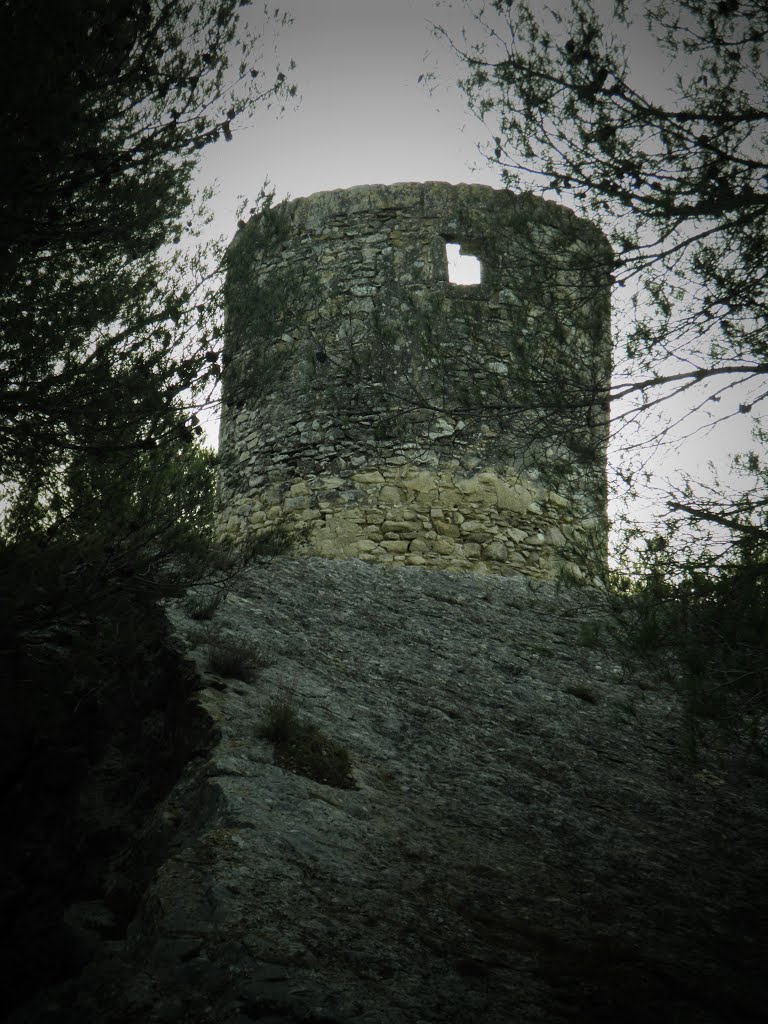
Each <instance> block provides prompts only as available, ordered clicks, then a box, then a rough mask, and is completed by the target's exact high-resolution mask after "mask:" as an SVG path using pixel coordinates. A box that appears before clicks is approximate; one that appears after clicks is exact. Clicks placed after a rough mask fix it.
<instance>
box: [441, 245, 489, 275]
mask: <svg viewBox="0 0 768 1024" xmlns="http://www.w3.org/2000/svg"><path fill="white" fill-rule="evenodd" d="M445 255H446V256H447V258H448V280H449V281H450V282H451V284H463V285H477V284H480V280H481V278H482V271H483V268H482V266H481V264H480V260H479V259H478V258H477V256H470V255H469V253H462V251H461V246H460V245H458V244H457V243H454V242H446V243H445Z"/></svg>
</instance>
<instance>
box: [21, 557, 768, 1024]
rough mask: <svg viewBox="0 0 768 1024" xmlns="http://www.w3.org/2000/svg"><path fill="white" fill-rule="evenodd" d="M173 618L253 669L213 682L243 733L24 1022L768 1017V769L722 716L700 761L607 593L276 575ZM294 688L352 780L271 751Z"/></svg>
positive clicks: (302, 710) (208, 770) (214, 754)
mask: <svg viewBox="0 0 768 1024" xmlns="http://www.w3.org/2000/svg"><path fill="white" fill-rule="evenodd" d="M169 614H170V616H171V620H172V622H173V624H174V628H175V629H176V631H177V642H178V644H179V645H180V647H181V648H182V649H188V650H190V652H191V656H192V657H194V658H195V659H196V660H197V662H198V664H199V666H200V669H201V671H202V670H203V666H204V665H205V645H206V644H207V643H210V642H211V640H212V638H216V639H217V640H218V641H221V640H223V639H226V638H228V637H230V638H232V640H233V642H236V643H237V644H240V645H241V647H242V649H243V652H244V658H245V660H246V661H247V660H248V659H250V661H251V667H250V673H249V674H247V675H248V682H243V681H241V680H237V679H234V678H220V677H218V676H212V675H205V674H204V679H205V681H206V682H207V684H208V685H207V688H206V689H204V690H203V691H202V692H201V698H200V701H201V705H202V707H203V709H204V710H205V712H206V713H207V714H208V716H209V717H210V719H211V721H212V723H213V724H214V726H215V729H216V731H217V732H218V740H217V742H216V743H215V745H214V746H213V748H212V749H210V750H209V751H208V752H207V753H204V752H202V751H201V756H200V757H199V758H198V759H196V760H193V761H191V762H190V764H189V768H188V771H187V772H186V774H185V776H184V777H183V779H182V781H181V783H180V784H179V785H178V786H177V787H176V789H175V790H174V791H173V793H172V794H171V796H170V797H169V798H168V800H167V801H166V803H165V804H164V805H163V807H162V810H161V813H160V814H159V815H158V816H157V819H156V820H155V821H153V822H151V823H149V824H148V829H147V837H146V841H147V842H150V843H151V842H152V841H153V840H152V836H153V831H154V830H157V829H158V828H163V829H165V832H166V833H167V832H168V827H169V826H168V822H173V823H175V824H174V827H173V829H172V831H171V834H170V836H169V838H168V840H167V842H168V856H167V859H166V861H165V863H164V865H163V866H162V867H161V869H160V870H159V872H158V873H157V876H156V878H155V880H154V881H153V883H152V884H151V886H150V887H149V889H148V891H147V892H146V895H145V897H144V899H143V902H142V908H141V913H140V914H139V916H138V917H137V918H136V920H135V921H134V923H133V925H132V926H131V929H130V932H129V936H128V940H127V942H125V943H123V942H119V941H115V942H114V943H112V944H111V946H110V947H109V948H108V949H107V950H106V951H105V953H104V954H103V956H102V957H101V959H100V960H99V961H97V962H96V963H94V964H93V965H92V966H91V967H90V968H89V969H88V970H87V971H86V974H85V976H84V978H83V979H82V982H81V984H80V988H79V992H78V994H77V995H76V996H73V995H72V993H70V994H69V996H68V998H69V1001H70V1004H71V1005H70V1007H69V1008H68V1009H67V1010H66V1011H65V1010H63V1009H62V1010H61V1013H62V1014H65V1013H66V1014H68V1016H66V1017H65V1016H63V1015H62V1016H59V1017H52V1016H50V1015H49V1016H45V1014H44V1013H43V1011H42V1010H40V1012H39V1014H38V1015H37V1016H35V1015H34V1014H31V1015H27V1016H23V1015H22V1016H17V1017H15V1018H12V1022H13V1024H21V1022H22V1021H24V1022H33V1021H34V1022H35V1024H37V1022H38V1021H39V1022H41V1024H42V1021H43V1020H45V1021H49V1020H54V1019H55V1020H62V1021H63V1020H65V1019H66V1020H68V1021H77V1022H78V1024H80V1022H86V1021H93V1022H94V1024H95V1022H96V1021H99V1022H100V1024H102V1022H103V1024H128V1022H138V1021H141V1022H147V1024H152V1022H156V1021H161V1020H162V1021H169V1022H172V1024H175V1022H178V1024H181V1022H205V1024H234V1022H236V1021H247V1020H253V1019H258V1020H270V1021H273V1020H274V1021H280V1022H283V1024H289V1022H296V1021H300V1020H315V1021H325V1022H327V1024H328V1022H332V1021H335V1022H337V1024H437V1022H440V1024H443V1022H446V1024H447V1022H451V1024H453V1022H456V1024H458V1022H462V1024H463V1022H466V1021H482V1022H483V1024H512V1022H514V1024H540V1022H546V1024H562V1022H583V1021H589V1022H602V1024H620V1022H632V1024H658V1022H670V1024H671V1022H672V1021H678V1022H685V1024H732V1022H733V1021H738V1022H739V1024H757V1022H758V1021H762V1020H763V1019H764V1010H765V1001H766V997H768V975H766V972H765V963H764V953H765V945H764V943H765V935H766V932H765V925H766V920H767V915H768V871H767V870H766V850H768V801H767V799H766V798H767V797H768V779H767V778H766V772H765V770H764V764H765V762H760V761H759V760H758V759H756V755H753V754H752V753H750V750H749V748H747V747H746V746H744V744H743V743H742V742H741V741H739V740H738V739H736V738H733V739H730V740H728V741H727V742H726V741H725V740H724V739H723V740H718V739H717V734H716V733H710V732H709V731H708V730H707V729H704V730H703V733H702V734H701V735H700V737H699V750H698V760H697V761H692V760H691V757H690V753H689V749H688V748H689V739H690V730H689V725H688V723H687V721H686V716H685V712H684V708H683V706H682V704H681V701H680V698H679V697H678V695H677V693H676V691H675V689H674V687H673V686H672V685H671V683H670V681H669V678H668V677H661V676H658V675H654V674H653V673H651V672H650V671H648V670H647V669H644V668H643V667H642V666H641V664H640V662H639V660H638V656H637V655H635V654H632V653H631V647H630V643H629V638H628V636H627V634H626V632H625V631H624V627H622V625H621V622H620V621H618V620H617V619H616V617H615V615H614V613H613V612H612V611H611V608H610V607H609V606H608V603H607V602H606V601H605V600H604V599H602V598H601V597H600V596H599V595H598V594H595V593H594V592H591V591H589V590H585V589H577V590H566V589H561V590H558V589H557V588H556V587H555V586H554V585H553V584H551V583H547V582H536V581H529V580H526V579H524V578H522V577H501V576H493V575H486V576H480V575H477V574H476V573H430V572H425V571H423V570H420V569H407V568H406V569H400V570H399V571H397V572H394V571H388V570H386V569H385V568H383V567H381V566H379V565H366V564H365V563H363V562H361V561H359V560H355V559H353V560H333V561H322V560H320V559H314V558H307V559H299V560H288V559H276V560H273V561H272V562H271V563H269V564H264V565H263V566H261V567H257V568H255V569H254V570H253V571H252V572H251V573H250V575H249V576H248V577H247V578H246V579H244V580H243V581H242V582H241V583H240V584H239V585H238V586H237V587H236V588H235V589H234V590H233V591H232V592H231V593H230V594H229V596H228V597H227V599H226V600H225V601H224V602H223V604H222V605H221V606H220V607H219V609H218V610H217V611H216V613H215V616H214V619H213V620H212V622H210V623H200V622H194V621H192V620H190V619H189V618H187V617H186V615H185V613H184V611H183V605H177V606H174V607H172V608H171V609H170V611H169ZM287 695H288V696H289V698H290V700H292V702H293V705H294V707H295V708H296V710H297V712H298V714H299V715H300V716H301V717H302V718H304V719H305V720H306V721H308V722H311V723H315V724H316V725H317V726H318V727H319V728H321V729H322V730H323V732H325V733H326V734H327V735H328V736H329V737H330V738H331V739H332V740H333V741H335V742H337V743H340V744H342V745H343V746H344V747H346V748H347V750H348V751H349V752H350V754H351V758H352V765H353V775H354V779H355V782H356V785H357V787H358V788H357V789H354V790H349V789H346V790H344V789H335V788H332V787H329V786H326V785H322V784H320V783H318V782H313V781H311V780H310V779H308V778H305V777H303V776H298V775H295V774H291V773H290V772H288V771H285V770H283V769H282V768H279V767H277V766H276V765H275V764H274V763H273V749H272V745H271V744H270V743H268V742H267V741H266V740H265V739H263V738H261V735H260V730H261V728H262V726H263V723H264V722H265V720H266V718H267V716H268V714H269V711H268V708H269V705H270V703H271V702H272V701H274V700H275V698H283V699H284V698H286V696H287ZM761 765H762V767H761ZM161 822H162V823H164V824H161ZM48 1003H49V1004H50V1003H51V1000H50V999H49V1000H48ZM53 1003H54V1005H55V999H54V1000H53ZM46 1012H49V1011H46ZM50 1012H54V1011H50Z"/></svg>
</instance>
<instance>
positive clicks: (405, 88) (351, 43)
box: [201, 0, 499, 234]
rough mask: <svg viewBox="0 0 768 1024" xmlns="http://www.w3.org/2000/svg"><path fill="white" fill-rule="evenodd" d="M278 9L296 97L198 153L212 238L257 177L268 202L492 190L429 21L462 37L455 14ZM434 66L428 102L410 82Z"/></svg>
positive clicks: (424, 3) (224, 228)
mask: <svg viewBox="0 0 768 1024" xmlns="http://www.w3.org/2000/svg"><path fill="white" fill-rule="evenodd" d="M286 8H287V9H288V10H290V12H291V13H292V14H293V17H294V24H293V25H292V26H291V27H289V28H286V29H285V30H283V32H282V34H281V38H280V40H279V43H278V56H279V58H280V60H281V63H282V64H283V66H287V64H288V61H289V60H290V59H291V58H293V59H294V60H295V61H296V70H295V71H294V72H293V75H292V77H293V80H294V81H295V82H296V83H297V85H298V88H299V92H300V93H301V97H302V99H301V102H300V104H299V105H298V106H297V107H296V109H288V110H287V111H286V113H285V114H284V115H283V116H282V117H281V118H279V119H278V118H276V117H275V116H274V115H273V113H272V112H271V111H266V110H265V111H262V112H261V113H260V114H259V115H258V117H257V118H256V119H255V120H254V122H253V124H252V125H251V126H249V127H244V128H235V131H234V138H233V141H232V142H231V143H229V144H228V145H225V144H220V145H217V146H215V147H210V148H209V149H207V150H205V152H204V154H203V155H204V162H203V166H202V168H201V178H202V179H203V180H205V181H210V180H211V179H212V178H216V179H217V180H218V182H219V197H218V199H217V201H216V203H215V204H214V209H215V211H216V215H217V219H216V225H215V226H216V228H217V229H218V230H219V231H221V232H222V233H225V234H226V233H227V232H233V231H234V226H235V224H234V211H235V207H236V197H237V196H238V195H247V196H248V197H249V198H254V196H255V194H256V193H257V192H258V189H259V187H260V185H261V184H262V182H263V181H264V178H265V177H269V179H270V180H271V182H272V185H273V187H274V188H275V190H276V192H277V196H278V198H283V197H285V196H286V195H291V196H292V197H294V198H296V197H298V196H303V195H309V194H311V193H312V192H319V191H324V190H326V189H333V188H346V187H349V186H352V185H365V184H374V183H383V184H388V183H391V182H395V181H427V180H440V181H451V182H460V181H471V182H482V183H485V184H489V185H498V184H499V175H498V173H497V172H496V171H495V170H493V169H491V168H490V167H489V166H488V165H487V164H486V163H485V162H484V161H483V160H482V159H481V158H480V156H479V155H478V152H477V142H478V141H479V140H480V139H481V138H483V137H484V132H483V128H482V126H481V125H480V124H479V123H478V122H477V121H476V119H474V118H473V117H472V116H471V115H470V114H469V113H468V112H467V109H466V106H465V103H464V100H463V97H462V95H461V93H460V91H459V90H458V89H457V88H455V86H454V85H452V83H453V82H455V80H456V78H457V77H458V73H459V68H458V66H457V65H456V64H455V63H454V62H453V61H452V60H451V58H450V55H449V54H448V53H447V52H446V50H445V47H444V46H442V45H441V44H440V43H439V42H438V41H437V40H435V39H434V38H433V37H432V35H431V32H430V27H429V24H428V21H429V20H439V21H440V22H441V23H446V22H447V23H448V24H449V25H450V26H451V27H452V28H456V29H460V28H461V24H462V23H463V22H464V21H466V19H467V15H466V12H464V11H463V9H462V8H461V6H460V5H459V6H457V7H456V8H453V9H448V8H446V9H442V8H441V9H436V8H435V4H434V3H433V0H287V3H286ZM436 65H439V71H440V72H441V74H442V79H443V84H442V85H441V86H439V87H438V88H437V89H436V90H435V91H434V93H432V94H430V92H429V91H428V90H427V89H426V88H425V87H424V85H423V84H421V83H419V81H418V79H419V75H422V74H424V73H425V72H428V71H430V70H433V69H435V67H436ZM472 165H474V167H473V166H472Z"/></svg>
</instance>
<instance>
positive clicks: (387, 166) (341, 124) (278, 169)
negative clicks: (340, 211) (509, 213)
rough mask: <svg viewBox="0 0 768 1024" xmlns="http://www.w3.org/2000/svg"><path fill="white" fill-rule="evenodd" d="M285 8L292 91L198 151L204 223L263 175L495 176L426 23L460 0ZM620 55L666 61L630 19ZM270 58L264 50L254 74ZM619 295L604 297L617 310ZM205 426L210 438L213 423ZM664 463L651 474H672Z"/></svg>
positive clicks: (291, 4)
mask: <svg viewBox="0 0 768 1024" xmlns="http://www.w3.org/2000/svg"><path fill="white" fill-rule="evenodd" d="M275 2H279V0H275ZM598 2H599V3H600V2H603V0H598ZM604 2H606V3H608V2H609V0H604ZM256 6H257V7H258V6H259V5H258V4H257V5H256ZM285 8H286V9H287V10H289V11H290V12H291V14H292V15H293V18H294V23H293V25H292V26H290V27H288V28H286V29H284V30H283V31H282V33H281V36H280V38H279V41H278V46H277V57H278V59H279V61H280V63H281V64H282V66H283V68H284V69H285V70H286V71H287V66H288V63H289V61H290V60H291V59H293V60H294V61H295V62H296V68H295V71H293V72H292V73H291V77H292V80H293V81H295V82H296V84H297V86H298V90H299V93H300V96H301V101H300V102H299V103H298V104H297V105H296V106H295V108H288V109H287V110H286V112H285V113H284V114H283V115H282V117H280V118H278V117H276V116H275V114H274V112H273V111H268V110H262V111H260V112H259V113H258V114H257V116H256V117H255V118H254V120H253V122H252V123H251V125H250V126H247V127H237V126H236V127H235V130H234V138H233V141H232V142H230V143H228V144H224V143H220V144H218V145H216V146H212V147H209V148H208V149H206V150H205V151H204V152H203V163H202V166H201V172H200V180H201V182H204V183H208V182H211V181H213V180H214V179H215V180H216V181H217V182H218V194H217V197H216V199H215V200H214V202H213V209H214V212H215V215H216V216H215V222H214V224H213V226H212V227H213V229H214V231H215V233H216V234H222V235H225V236H227V237H229V236H231V235H233V234H234V231H235V227H236V223H235V211H236V207H237V197H238V196H240V195H244V196H246V197H248V199H249V200H253V199H254V198H255V197H256V195H257V194H258V191H259V188H260V187H261V185H262V183H263V182H264V180H265V178H267V177H268V178H269V179H270V181H271V183H272V186H273V187H274V189H275V191H276V193H277V197H278V199H281V198H284V197H285V196H288V195H290V196H291V197H292V198H297V197H299V196H305V195H310V194H311V193H313V192H318V191H323V190H327V189H334V188H346V187H349V186H353V185H364V184H374V183H384V184H387V183H391V182H396V181H428V180H439V181H449V182H462V181H463V182H477V183H484V184H488V185H496V186H498V185H499V183H500V181H499V175H498V172H497V171H496V170H494V169H493V168H492V167H490V166H489V165H488V164H487V163H486V162H485V161H484V159H483V158H482V156H481V155H480V154H479V153H478V148H477V146H478V142H481V141H483V140H486V139H487V138H488V134H489V133H488V131H487V130H486V129H484V128H483V126H482V125H481V124H480V123H479V122H478V121H477V120H476V119H475V118H474V117H473V116H472V115H471V114H469V112H468V111H467V108H466V104H465V101H464V97H463V94H462V93H461V91H460V90H459V89H458V88H457V86H456V80H457V78H458V77H459V76H460V74H461V67H460V65H459V64H458V63H457V62H455V61H454V60H453V59H452V57H451V54H450V52H449V51H448V49H447V47H446V46H445V44H444V43H442V42H441V41H439V40H438V39H436V38H435V37H434V36H433V34H432V31H431V27H430V22H432V21H435V22H438V23H439V24H442V25H443V26H444V27H445V28H446V29H447V30H448V31H449V33H450V34H451V36H453V37H454V38H458V36H459V35H460V33H461V29H462V27H467V28H470V26H471V20H470V18H469V15H468V14H467V11H466V8H465V7H464V5H463V3H462V2H461V0H455V2H450V0H443V2H442V3H440V4H436V3H435V2H434V0H286V2H285ZM270 45H271V42H270ZM631 55H632V68H633V71H634V74H635V76H636V81H638V84H642V86H643V87H644V88H646V89H647V90H650V91H651V92H652V93H654V92H655V93H657V92H658V90H659V88H662V89H663V85H661V86H660V83H663V82H664V80H665V78H667V79H668V78H669V76H670V75H671V72H672V71H674V69H670V68H669V67H668V66H667V67H665V62H664V58H663V56H661V55H660V54H659V51H658V50H657V49H656V48H655V46H650V45H649V44H648V42H647V40H646V39H645V38H643V37H642V34H641V30H639V29H638V35H637V37H636V38H633V39H632V45H631ZM271 59H272V58H271V57H270V54H269V50H267V53H266V54H265V61H264V70H265V73H268V72H269V70H270V66H271V65H270V60H271ZM429 72H436V73H437V83H438V84H437V85H436V86H435V87H434V88H433V89H432V91H430V90H429V89H427V88H425V86H424V84H423V83H420V82H419V76H420V75H424V74H427V73H429ZM639 79H642V80H643V81H642V83H640V82H639ZM623 299H624V295H623V294H622V293H619V294H617V295H616V297H615V300H614V310H615V313H616V314H618V315H619V316H620V310H619V309H618V305H619V303H620V302H621V301H623ZM618 318H619V317H618V316H617V317H616V319H617V321H618ZM748 426H749V424H748V422H747V418H746V417H739V418H736V419H734V420H731V421H730V423H729V424H728V425H726V426H725V427H724V428H720V429H718V431H717V432H716V433H715V434H714V435H710V436H706V435H700V436H699V437H698V438H697V439H695V440H694V441H693V443H692V444H690V445H689V446H688V448H687V450H686V454H685V456H684V459H683V463H682V464H683V465H684V466H685V467H686V468H695V469H696V471H697V472H700V467H701V465H702V464H703V463H705V462H706V461H707V460H709V459H713V460H714V461H715V462H719V463H720V464H722V465H724V464H725V463H726V462H727V455H728V452H729V451H731V450H734V449H738V448H739V447H743V446H745V445H748V444H749V432H748ZM210 435H211V440H212V441H213V442H214V443H215V436H216V430H215V427H214V426H213V424H212V425H211V430H210ZM672 465H673V462H668V463H667V464H666V465H665V466H659V468H658V471H659V473H660V474H661V475H665V476H669V475H670V474H674V473H675V472H676V470H674V469H672V468H671V467H672Z"/></svg>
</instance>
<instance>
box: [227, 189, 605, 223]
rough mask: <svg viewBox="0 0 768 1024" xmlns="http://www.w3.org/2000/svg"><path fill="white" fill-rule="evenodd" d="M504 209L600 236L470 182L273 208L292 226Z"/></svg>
mask: <svg viewBox="0 0 768 1024" xmlns="http://www.w3.org/2000/svg"><path fill="white" fill-rule="evenodd" d="M501 206H504V207H506V208H507V209H510V208H514V207H519V208H520V210H521V212H523V211H527V212H528V213H529V214H530V216H532V217H533V218H534V219H535V220H539V219H540V220H541V221H543V222H545V223H546V222H548V223H550V224H553V225H560V226H562V227H565V225H571V226H572V227H573V228H576V227H577V226H578V229H579V230H585V231H587V232H589V233H594V234H595V235H597V236H602V232H601V230H600V228H599V227H598V226H597V225H596V224H595V223H594V222H593V221H591V220H588V219H586V218H584V217H581V216H579V215H578V214H577V213H575V212H574V211H573V210H571V209H569V208H568V207H566V206H563V205H562V204H560V203H557V202H554V201H553V200H551V199H545V198H543V197H542V196H539V195H536V193H534V192H512V191H511V190H509V189H505V188H496V187H494V186H493V185H485V184H480V183H470V182H458V183H453V182H448V181H400V182H394V183H392V184H370V185H353V186H350V187H349V188H338V189H329V190H326V191H319V192H313V193H310V194H309V195H307V196H297V197H295V198H294V197H292V198H290V199H285V200H283V201H282V202H280V203H276V204H275V209H280V210H284V211H286V213H288V214H290V217H291V219H292V220H293V221H294V223H297V224H300V223H302V222H311V223H322V222H324V221H325V220H327V219H328V218H331V217H338V216H346V217H350V218H355V217H358V216H362V215H366V214H368V213H371V212H373V211H378V210H381V211H384V210H392V211H406V210H409V211H412V212H416V214H417V216H418V214H419V212H421V213H423V215H424V216H428V215H429V213H430V212H431V213H432V214H434V213H435V212H436V211H437V210H438V209H440V208H444V209H445V210H448V209H455V208H459V207H465V208H467V209H470V210H471V209H472V208H474V209H476V210H478V211H479V210H481V209H483V208H485V209H486V210H496V209H499V208H500V207H501ZM262 216H263V214H262V213H261V212H259V213H256V214H254V216H253V217H251V219H250V220H249V221H248V222H247V223H246V224H245V225H243V227H245V228H247V226H248V224H252V223H258V221H259V219H260V218H261V217H262Z"/></svg>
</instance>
